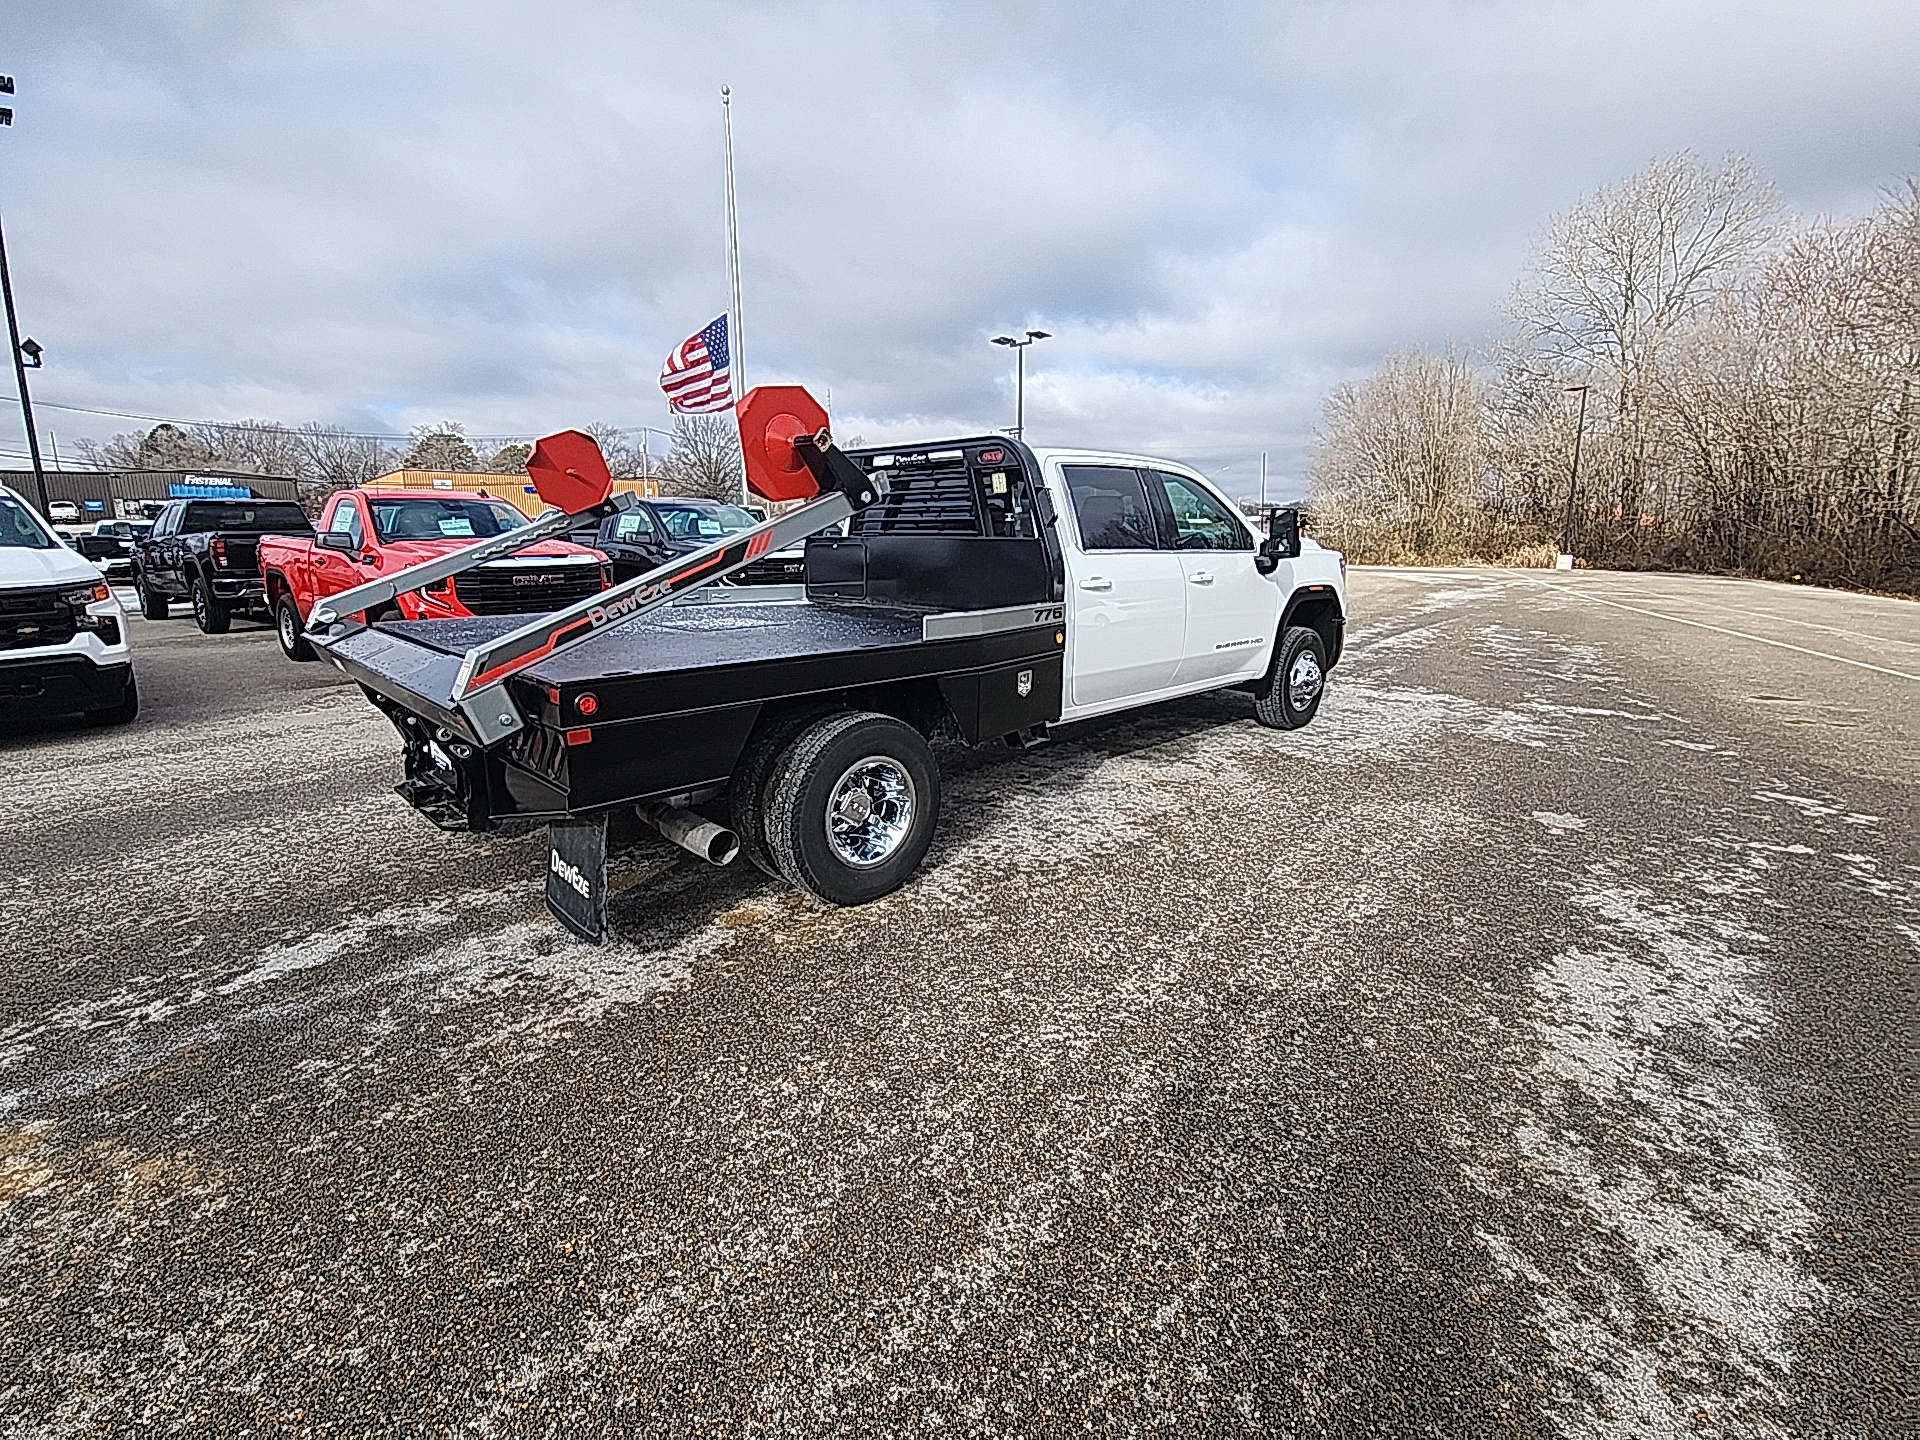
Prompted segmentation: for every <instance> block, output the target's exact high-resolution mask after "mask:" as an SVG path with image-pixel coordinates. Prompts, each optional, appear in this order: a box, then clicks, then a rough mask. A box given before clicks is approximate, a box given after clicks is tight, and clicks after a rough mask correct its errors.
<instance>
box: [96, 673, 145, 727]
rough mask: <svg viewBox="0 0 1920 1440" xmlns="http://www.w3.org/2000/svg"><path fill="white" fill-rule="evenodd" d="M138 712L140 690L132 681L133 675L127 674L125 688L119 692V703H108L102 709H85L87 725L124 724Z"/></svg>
mask: <svg viewBox="0 0 1920 1440" xmlns="http://www.w3.org/2000/svg"><path fill="white" fill-rule="evenodd" d="M139 713H140V690H139V687H138V686H136V685H135V684H134V683H133V676H132V675H128V676H127V688H126V689H125V690H123V691H122V692H121V693H120V703H119V704H117V705H109V706H107V708H106V709H104V710H89V711H87V723H88V724H89V725H126V724H129V723H131V722H132V720H133V717H134V716H136V715H138V714H139Z"/></svg>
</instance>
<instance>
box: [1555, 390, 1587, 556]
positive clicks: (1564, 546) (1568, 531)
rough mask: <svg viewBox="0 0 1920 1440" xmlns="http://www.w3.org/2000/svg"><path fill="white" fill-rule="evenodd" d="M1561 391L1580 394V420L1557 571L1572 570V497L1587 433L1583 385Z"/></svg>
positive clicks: (1575, 438) (1577, 428) (1575, 430)
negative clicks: (1582, 440)
mask: <svg viewBox="0 0 1920 1440" xmlns="http://www.w3.org/2000/svg"><path fill="white" fill-rule="evenodd" d="M1562 388H1563V390H1564V391H1565V392H1566V393H1567V394H1569V395H1571V394H1572V393H1573V392H1574V391H1575V390H1578V391H1579V392H1580V419H1579V420H1578V421H1577V422H1576V423H1575V425H1574V427H1573V474H1572V475H1571V476H1570V477H1568V480H1567V518H1566V520H1565V521H1564V522H1563V523H1562V524H1561V527H1560V553H1559V555H1558V556H1556V557H1555V559H1554V568H1555V569H1557V570H1571V569H1572V568H1573V497H1574V493H1575V492H1576V491H1578V490H1579V488H1580V441H1581V439H1582V438H1583V437H1584V436H1585V435H1586V433H1587V390H1588V389H1589V388H1590V387H1588V386H1585V385H1567V386H1563V387H1562Z"/></svg>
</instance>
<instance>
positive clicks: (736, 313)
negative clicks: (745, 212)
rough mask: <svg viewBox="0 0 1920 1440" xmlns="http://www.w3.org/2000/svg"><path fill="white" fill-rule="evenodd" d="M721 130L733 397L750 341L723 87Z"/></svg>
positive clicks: (743, 376) (740, 391)
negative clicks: (743, 313)
mask: <svg viewBox="0 0 1920 1440" xmlns="http://www.w3.org/2000/svg"><path fill="white" fill-rule="evenodd" d="M720 129H721V132H722V133H723V134H724V135H725V136H726V144H727V279H728V281H729V282H730V283H731V285H732V289H733V312H732V315H731V316H730V318H729V319H728V321H727V330H728V332H729V333H728V335H727V349H728V350H729V351H731V352H732V353H731V356H730V358H731V359H732V361H733V398H734V402H735V403H736V404H738V403H739V400H740V397H741V396H743V395H745V394H746V393H747V341H746V336H745V334H744V333H742V330H741V325H740V219H739V214H738V212H737V211H736V210H735V208H734V203H733V91H732V90H731V89H730V88H729V87H727V86H725V85H722V86H721V87H720ZM746 499H747V478H746V472H745V471H744V470H743V471H742V472H741V475H740V501H741V503H742V504H745V503H746Z"/></svg>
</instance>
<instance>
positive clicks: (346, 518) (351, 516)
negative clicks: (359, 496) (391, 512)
mask: <svg viewBox="0 0 1920 1440" xmlns="http://www.w3.org/2000/svg"><path fill="white" fill-rule="evenodd" d="M327 529H329V530H331V531H333V533H334V534H336V535H346V536H349V537H351V539H352V540H353V548H354V549H356V550H358V549H359V548H360V543H361V541H363V540H364V539H366V533H367V531H366V522H365V521H363V520H362V519H361V518H360V507H359V506H358V505H356V504H354V503H353V501H351V500H342V501H341V502H340V503H339V504H338V505H336V506H334V507H333V519H332V520H330V521H329V522H327Z"/></svg>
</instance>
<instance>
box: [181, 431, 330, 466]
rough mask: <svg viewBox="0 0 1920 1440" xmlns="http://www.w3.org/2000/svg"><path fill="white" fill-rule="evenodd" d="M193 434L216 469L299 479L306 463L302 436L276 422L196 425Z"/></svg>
mask: <svg viewBox="0 0 1920 1440" xmlns="http://www.w3.org/2000/svg"><path fill="white" fill-rule="evenodd" d="M191 433H192V435H193V438H194V439H195V440H197V441H198V442H199V443H200V445H201V446H202V447H203V448H204V449H205V451H206V453H207V456H208V459H207V462H206V463H207V464H208V465H209V466H210V467H211V468H213V469H218V470H238V471H243V472H245V473H247V474H251V475H281V476H285V477H287V478H288V479H297V478H299V476H300V473H301V467H302V465H303V463H304V461H305V446H304V445H303V444H302V442H301V439H300V436H299V434H298V433H297V432H296V431H293V430H290V429H288V428H287V427H286V426H285V425H282V424H281V423H280V422H279V421H277V420H235V421H231V422H223V423H221V424H217V425H213V424H208V425H195V426H194V427H193V429H192V432H191Z"/></svg>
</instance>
